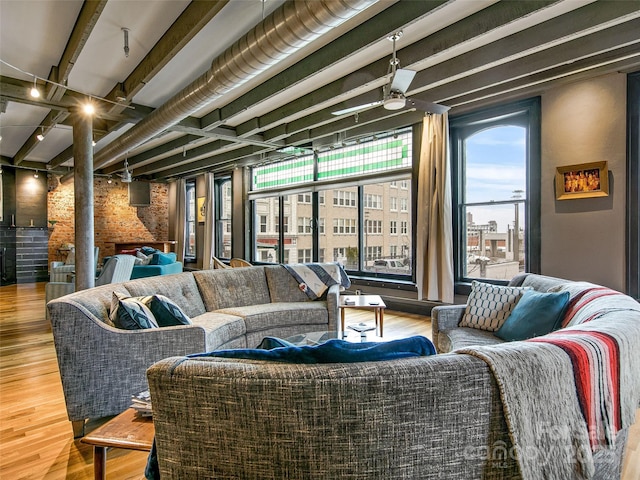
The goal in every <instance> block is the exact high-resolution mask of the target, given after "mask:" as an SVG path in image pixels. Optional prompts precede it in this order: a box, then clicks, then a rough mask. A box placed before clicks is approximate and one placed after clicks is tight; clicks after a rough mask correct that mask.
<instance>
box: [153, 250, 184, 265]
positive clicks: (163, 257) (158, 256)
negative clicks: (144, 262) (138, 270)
mask: <svg viewBox="0 0 640 480" xmlns="http://www.w3.org/2000/svg"><path fill="white" fill-rule="evenodd" d="M176 260H177V256H176V254H175V253H174V252H169V253H163V252H155V253H154V254H153V255H152V256H151V262H149V265H170V264H172V263H175V262H176Z"/></svg>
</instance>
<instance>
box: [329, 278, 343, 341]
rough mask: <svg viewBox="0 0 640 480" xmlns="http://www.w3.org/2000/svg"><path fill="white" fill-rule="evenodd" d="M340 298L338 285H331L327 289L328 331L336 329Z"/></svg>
mask: <svg viewBox="0 0 640 480" xmlns="http://www.w3.org/2000/svg"><path fill="white" fill-rule="evenodd" d="M339 300H340V285H332V286H330V287H329V289H328V290H327V311H328V314H329V325H328V326H327V330H328V331H329V332H337V331H338V318H339V315H340V309H339V307H338V304H339Z"/></svg>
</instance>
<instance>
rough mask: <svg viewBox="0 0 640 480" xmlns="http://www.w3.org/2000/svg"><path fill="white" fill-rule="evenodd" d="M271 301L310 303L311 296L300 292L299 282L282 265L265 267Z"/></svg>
mask: <svg viewBox="0 0 640 480" xmlns="http://www.w3.org/2000/svg"><path fill="white" fill-rule="evenodd" d="M264 273H265V275H266V277H267V285H269V294H270V295H271V301H272V302H274V303H276V302H310V301H311V299H310V298H309V296H308V295H307V294H306V293H304V292H303V291H302V290H300V285H299V282H298V281H297V280H296V279H295V278H294V277H293V275H291V274H290V273H289V272H288V271H287V269H286V268H284V267H283V266H282V265H269V266H267V267H264Z"/></svg>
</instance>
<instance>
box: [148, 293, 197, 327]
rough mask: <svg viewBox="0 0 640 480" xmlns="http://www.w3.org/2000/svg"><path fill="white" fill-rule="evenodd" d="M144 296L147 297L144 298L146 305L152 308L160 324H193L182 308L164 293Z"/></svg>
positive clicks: (165, 325) (168, 325)
mask: <svg viewBox="0 0 640 480" xmlns="http://www.w3.org/2000/svg"><path fill="white" fill-rule="evenodd" d="M143 298H144V299H145V300H143V303H144V305H146V306H147V307H148V308H149V310H151V313H153V316H154V317H155V319H156V323H157V324H158V326H160V327H171V326H174V325H191V320H190V319H189V317H187V316H186V315H185V313H184V312H183V311H182V309H181V308H180V307H179V306H178V305H176V304H175V302H173V301H172V300H171V299H169V298H167V297H165V296H164V295H152V296H150V297H149V296H147V297H143Z"/></svg>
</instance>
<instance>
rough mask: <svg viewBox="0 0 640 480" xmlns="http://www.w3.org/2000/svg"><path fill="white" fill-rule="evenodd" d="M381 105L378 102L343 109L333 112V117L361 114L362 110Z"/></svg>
mask: <svg viewBox="0 0 640 480" xmlns="http://www.w3.org/2000/svg"><path fill="white" fill-rule="evenodd" d="M381 103H382V102H381V101H377V102H371V103H364V104H362V105H356V106H355V107H349V108H343V109H342V110H336V111H335V112H331V115H336V116H339V115H346V114H347V113H355V112H360V111H362V110H366V109H367V108H371V107H375V106H377V105H380V104H381Z"/></svg>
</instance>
